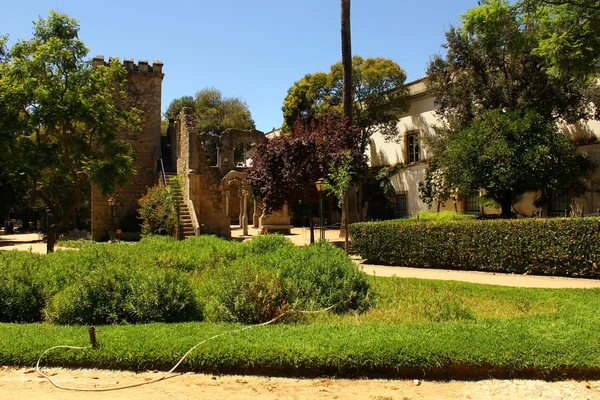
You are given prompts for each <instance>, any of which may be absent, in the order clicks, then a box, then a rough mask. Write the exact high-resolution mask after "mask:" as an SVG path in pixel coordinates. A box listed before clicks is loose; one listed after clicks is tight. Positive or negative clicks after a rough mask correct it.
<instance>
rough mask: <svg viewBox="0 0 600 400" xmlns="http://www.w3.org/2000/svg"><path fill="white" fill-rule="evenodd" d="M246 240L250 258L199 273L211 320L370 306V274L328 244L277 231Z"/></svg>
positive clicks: (262, 318) (241, 319) (249, 319)
mask: <svg viewBox="0 0 600 400" xmlns="http://www.w3.org/2000/svg"><path fill="white" fill-rule="evenodd" d="M269 236H271V235H269ZM257 239H259V240H258V241H257V243H255V244H252V242H253V241H254V240H257ZM244 245H245V246H244V247H245V248H246V249H248V250H249V251H247V257H243V258H240V259H238V260H236V261H235V262H233V263H231V264H228V265H222V266H219V267H216V268H212V269H206V270H205V271H204V274H203V275H202V277H201V281H200V285H201V287H202V289H201V293H202V296H203V299H204V301H205V315H206V318H207V319H209V320H212V321H235V322H244V323H250V322H252V323H256V322H264V321H268V320H270V319H272V318H274V317H276V316H278V315H279V314H281V313H282V312H283V311H284V310H286V309H288V307H294V308H296V309H322V308H327V307H329V306H333V305H335V308H334V311H335V312H338V313H343V312H347V311H349V310H364V309H367V308H368V307H369V306H370V305H371V298H370V296H371V293H370V286H369V283H368V281H367V278H366V276H365V275H364V274H363V273H362V272H361V271H359V270H358V268H356V266H355V265H354V263H353V262H352V261H351V260H350V259H349V258H348V257H347V256H346V254H345V253H344V252H343V251H342V250H341V249H338V248H336V247H334V246H333V245H331V244H329V243H326V242H325V243H319V244H316V245H313V246H309V247H296V246H293V245H289V244H288V241H287V239H285V240H284V238H282V237H276V235H274V236H273V237H271V238H269V237H268V236H267V237H265V238H256V239H253V240H252V241H250V242H248V243H247V244H246V243H245V244H244Z"/></svg>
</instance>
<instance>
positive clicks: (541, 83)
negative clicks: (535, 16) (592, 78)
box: [427, 0, 598, 129]
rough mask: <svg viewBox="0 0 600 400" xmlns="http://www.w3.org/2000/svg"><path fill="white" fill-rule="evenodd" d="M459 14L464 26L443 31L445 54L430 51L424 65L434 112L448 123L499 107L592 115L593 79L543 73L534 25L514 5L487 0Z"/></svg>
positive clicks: (462, 122) (457, 124)
mask: <svg viewBox="0 0 600 400" xmlns="http://www.w3.org/2000/svg"><path fill="white" fill-rule="evenodd" d="M462 19H463V26H462V27H458V28H457V27H453V26H452V27H450V29H449V30H448V32H446V40H447V43H446V44H444V45H443V47H444V48H446V49H447V53H446V55H445V56H442V55H439V54H438V55H435V56H433V58H432V60H431V61H430V63H429V66H428V69H427V84H428V88H429V90H430V92H431V94H433V95H434V96H435V97H436V103H437V105H438V106H439V109H438V115H439V116H440V117H442V119H443V120H444V121H445V122H446V123H447V124H448V126H449V127H450V128H451V129H462V128H464V127H466V126H468V124H469V123H470V122H471V120H472V119H473V118H475V117H476V116H478V115H480V114H481V113H483V112H485V111H487V110H492V109H498V108H507V109H514V110H516V109H529V110H534V111H536V112H537V113H539V114H540V115H542V116H544V117H545V118H548V119H552V118H562V119H564V120H566V121H568V122H575V121H578V120H580V119H586V118H589V117H592V116H593V113H592V112H590V111H591V110H590V108H589V104H590V101H593V100H594V99H595V98H597V92H598V87H597V85H595V84H593V85H586V84H584V83H581V82H576V81H574V80H572V79H570V78H569V77H563V76H552V75H549V74H547V73H546V72H545V71H544V70H543V68H541V64H542V59H541V57H540V56H539V55H536V54H535V52H534V49H535V48H536V47H537V44H538V41H537V36H536V34H535V32H536V31H535V27H534V26H531V25H528V24H525V23H524V19H523V18H522V15H521V14H520V11H519V9H518V8H515V7H512V6H511V5H510V4H509V3H508V2H507V1H504V0H489V1H486V2H485V3H483V4H482V5H480V6H479V7H475V8H472V9H471V10H469V11H467V12H466V13H465V14H463V15H462ZM596 111H597V110H596Z"/></svg>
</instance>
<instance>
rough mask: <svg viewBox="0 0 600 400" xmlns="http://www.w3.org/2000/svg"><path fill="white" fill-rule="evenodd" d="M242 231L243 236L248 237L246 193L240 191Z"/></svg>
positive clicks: (245, 191)
mask: <svg viewBox="0 0 600 400" xmlns="http://www.w3.org/2000/svg"><path fill="white" fill-rule="evenodd" d="M242 199H243V200H242V203H243V207H244V208H243V210H242V229H243V230H244V236H248V211H247V210H248V191H247V190H242Z"/></svg>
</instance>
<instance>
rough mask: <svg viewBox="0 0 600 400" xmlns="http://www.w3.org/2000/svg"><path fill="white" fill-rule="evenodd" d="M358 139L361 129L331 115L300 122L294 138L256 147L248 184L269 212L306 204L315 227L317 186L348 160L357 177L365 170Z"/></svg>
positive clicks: (268, 142) (288, 137)
mask: <svg viewBox="0 0 600 400" xmlns="http://www.w3.org/2000/svg"><path fill="white" fill-rule="evenodd" d="M359 138H360V131H359V129H357V128H356V127H353V126H349V125H347V124H345V123H342V122H340V121H339V120H338V119H336V118H335V116H334V115H332V114H330V115H329V116H327V117H323V118H322V119H321V121H320V122H319V123H316V122H313V123H311V124H309V125H305V124H302V123H300V122H298V123H297V125H296V128H295V130H294V133H293V134H290V135H286V136H281V137H278V138H275V139H273V140H269V141H267V142H265V143H261V144H259V145H258V146H257V147H256V152H255V153H254V155H253V157H252V167H250V168H249V170H248V172H247V174H248V182H249V183H250V185H251V186H252V188H253V190H254V193H256V194H257V195H258V196H259V197H260V198H261V199H262V201H263V204H264V206H265V210H266V211H267V212H270V211H272V210H279V209H281V208H282V207H283V206H284V204H286V203H287V204H288V205H293V204H296V203H298V202H299V201H304V202H305V203H306V204H307V205H308V210H309V213H310V214H309V221H311V227H312V218H311V216H312V215H311V214H312V211H311V207H310V205H311V204H312V202H313V201H314V200H315V199H316V198H317V190H316V187H315V182H316V181H317V180H318V179H321V178H324V177H325V176H326V175H327V174H328V172H329V171H328V170H329V168H330V166H331V165H338V164H340V163H341V162H342V160H344V159H345V158H346V157H351V158H352V172H353V173H354V174H356V173H357V172H358V171H362V170H363V169H365V167H366V162H365V157H364V155H363V154H362V153H359V152H358V151H357V149H358V144H357V143H358V140H359ZM347 154H349V155H347ZM311 238H313V233H312V229H311Z"/></svg>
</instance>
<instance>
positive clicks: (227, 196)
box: [225, 190, 230, 218]
mask: <svg viewBox="0 0 600 400" xmlns="http://www.w3.org/2000/svg"><path fill="white" fill-rule="evenodd" d="M225 215H226V216H227V218H230V216H229V190H226V191H225Z"/></svg>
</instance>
